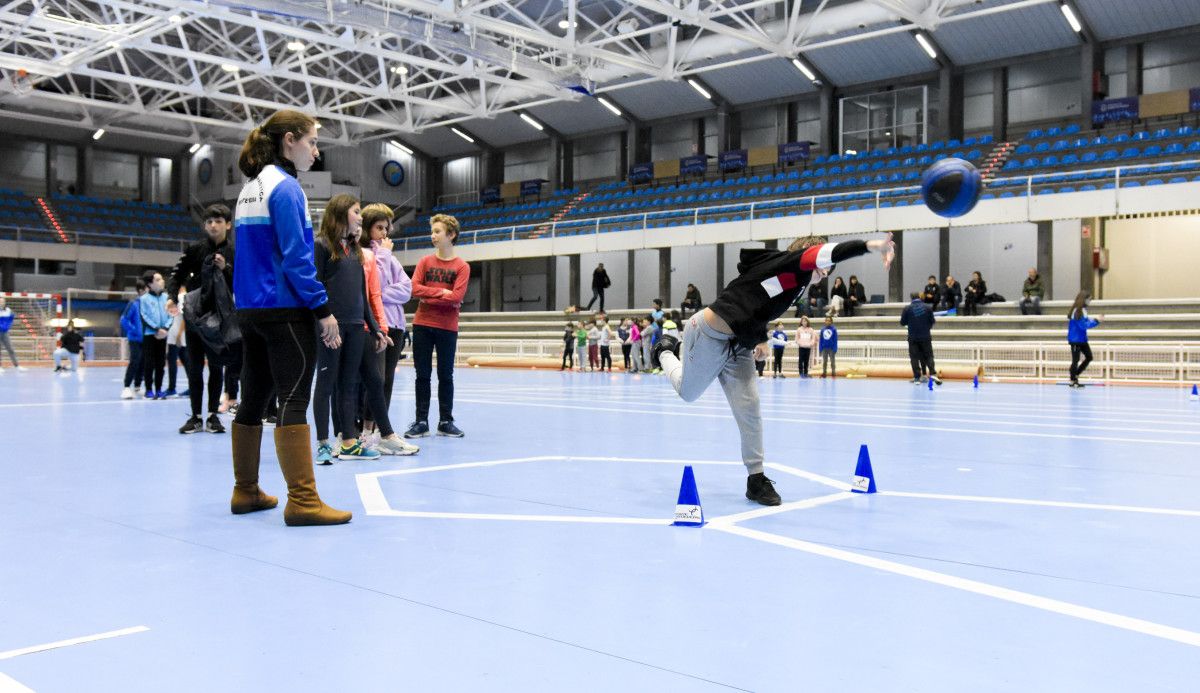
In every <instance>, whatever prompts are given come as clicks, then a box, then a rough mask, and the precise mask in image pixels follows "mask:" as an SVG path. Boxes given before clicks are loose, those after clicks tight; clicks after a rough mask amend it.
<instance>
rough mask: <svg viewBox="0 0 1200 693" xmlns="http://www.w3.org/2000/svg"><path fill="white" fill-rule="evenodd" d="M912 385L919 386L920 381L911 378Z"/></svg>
mask: <svg viewBox="0 0 1200 693" xmlns="http://www.w3.org/2000/svg"><path fill="white" fill-rule="evenodd" d="M912 384H913V385H920V384H921V379H920V378H913V379H912Z"/></svg>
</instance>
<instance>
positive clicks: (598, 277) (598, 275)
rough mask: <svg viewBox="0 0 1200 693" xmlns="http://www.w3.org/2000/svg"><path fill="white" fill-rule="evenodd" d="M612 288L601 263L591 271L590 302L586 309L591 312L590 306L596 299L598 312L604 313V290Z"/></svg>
mask: <svg viewBox="0 0 1200 693" xmlns="http://www.w3.org/2000/svg"><path fill="white" fill-rule="evenodd" d="M610 286H612V280H610V279H609V278H608V272H607V271H606V270H605V269H604V263H603V262H601V263H600V264H599V265H597V266H596V269H594V270H592V300H590V301H588V304H587V308H585V309H584V310H591V309H592V304H593V303H595V302H596V299H600V312H601V313H603V312H604V290H605V289H607V288H608V287H610Z"/></svg>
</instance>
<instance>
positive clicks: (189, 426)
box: [179, 416, 204, 435]
mask: <svg viewBox="0 0 1200 693" xmlns="http://www.w3.org/2000/svg"><path fill="white" fill-rule="evenodd" d="M203 430H204V421H203V420H201V418H200V417H199V416H192V417H189V418H188V420H187V421H186V422H185V423H184V424H183V426H181V427H180V428H179V432H180V433H182V434H183V435H188V434H189V433H199V432H201V431H203Z"/></svg>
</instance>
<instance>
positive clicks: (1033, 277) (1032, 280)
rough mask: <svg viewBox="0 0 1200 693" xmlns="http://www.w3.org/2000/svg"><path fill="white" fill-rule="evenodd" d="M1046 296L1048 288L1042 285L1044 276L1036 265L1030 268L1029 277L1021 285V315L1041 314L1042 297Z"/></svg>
mask: <svg viewBox="0 0 1200 693" xmlns="http://www.w3.org/2000/svg"><path fill="white" fill-rule="evenodd" d="M1045 296H1046V288H1045V286H1043V285H1042V276H1041V275H1040V274H1038V271H1037V268H1036V267H1031V268H1029V278H1028V279H1026V280H1025V284H1024V286H1022V287H1021V315H1041V314H1042V299H1043V298H1044V297H1045Z"/></svg>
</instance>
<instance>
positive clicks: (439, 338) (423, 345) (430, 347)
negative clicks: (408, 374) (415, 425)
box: [413, 325, 458, 423]
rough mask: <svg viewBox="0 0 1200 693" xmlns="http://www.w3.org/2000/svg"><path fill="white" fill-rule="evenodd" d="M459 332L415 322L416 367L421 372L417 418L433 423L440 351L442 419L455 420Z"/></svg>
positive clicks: (439, 395)
mask: <svg viewBox="0 0 1200 693" xmlns="http://www.w3.org/2000/svg"><path fill="white" fill-rule="evenodd" d="M457 349H458V333H457V332H451V331H450V330H443V329H439V328H437V327H427V326H425V325H413V367H414V368H415V369H416V371H417V388H416V389H417V421H419V422H420V421H424V422H426V423H428V422H429V399H430V397H431V395H432V391H431V386H430V377H431V376H432V374H433V352H434V351H437V375H438V416H439V417H440V418H439V419H438V420H439V421H453V420H454V352H455V351H456V350H457Z"/></svg>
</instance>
